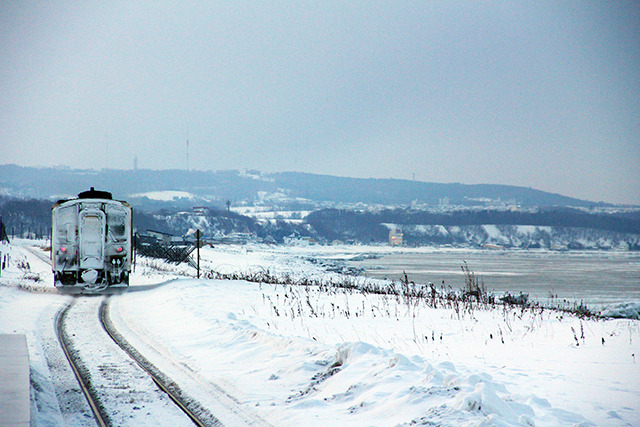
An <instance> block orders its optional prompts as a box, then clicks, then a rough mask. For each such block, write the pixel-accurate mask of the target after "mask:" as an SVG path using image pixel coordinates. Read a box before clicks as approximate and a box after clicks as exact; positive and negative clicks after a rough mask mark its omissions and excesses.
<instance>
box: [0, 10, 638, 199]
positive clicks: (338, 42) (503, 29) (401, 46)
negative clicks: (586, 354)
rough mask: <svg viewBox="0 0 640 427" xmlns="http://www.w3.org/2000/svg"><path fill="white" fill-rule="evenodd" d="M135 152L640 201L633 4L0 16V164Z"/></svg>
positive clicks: (126, 163) (125, 157) (229, 165)
mask: <svg viewBox="0 0 640 427" xmlns="http://www.w3.org/2000/svg"><path fill="white" fill-rule="evenodd" d="M187 139H188V141H189V144H188V145H189V149H188V158H187ZM136 156H137V158H138V167H139V168H152V169H167V168H171V169H174V168H180V169H184V168H187V165H188V167H189V168H190V169H201V170H220V169H258V170H261V171H263V172H273V171H304V172H313V173H321V174H332V175H341V176H353V177H364V178H367V177H379V178H399V179H413V178H414V176H415V179H417V180H420V181H429V182H461V183H467V184H476V183H497V184H510V185H520V186H528V187H533V188H537V189H541V190H545V191H551V192H555V193H561V194H564V195H568V196H574V197H579V198H583V199H588V200H594V201H600V200H603V201H606V202H615V203H636V204H640V3H639V2H637V1H636V2H624V1H620V2H618V1H616V2H611V1H602V2H594V1H564V0H563V1H549V2H547V1H529V2H519V1H504V2H499V1H481V2H468V1H460V2H456V1H422V2H410V1H384V2H383V1H380V2H360V1H344V2H335V1H314V2H306V1H291V2H271V1H269V2H267V1H256V2H240V1H237V0H234V1H225V2H222V1H220V2H214V1H207V2H181V1H179V2H156V1H151V2H134V1H125V2H113V1H100V2H98V1H88V2H83V1H81V2H66V1H36V2H31V1H27V0H16V1H7V0H4V1H2V2H0V164H7V163H15V164H19V165H26V166H50V165H67V166H71V167H74V168H85V167H86V168H96V169H100V168H104V167H109V168H116V169H131V168H132V167H133V163H134V157H136ZM187 162H188V163H187Z"/></svg>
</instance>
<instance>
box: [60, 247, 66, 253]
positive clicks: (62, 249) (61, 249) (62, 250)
mask: <svg viewBox="0 0 640 427" xmlns="http://www.w3.org/2000/svg"><path fill="white" fill-rule="evenodd" d="M60 252H62V253H63V254H66V253H67V248H65V247H64V246H63V247H61V248H60Z"/></svg>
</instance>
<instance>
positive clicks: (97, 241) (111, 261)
mask: <svg viewBox="0 0 640 427" xmlns="http://www.w3.org/2000/svg"><path fill="white" fill-rule="evenodd" d="M131 220H132V215H131V206H129V204H128V203H126V202H123V201H119V200H113V199H112V197H111V193H108V192H105V191H96V190H94V189H93V187H92V188H91V190H89V191H85V192H83V193H80V194H79V195H78V198H77V199H71V200H63V201H59V202H58V203H56V204H54V206H53V208H52V223H53V224H52V239H51V254H52V255H51V257H52V260H51V262H52V269H53V273H54V280H55V286H56V288H58V290H60V291H61V292H64V293H99V292H109V291H116V292H117V291H121V290H124V289H126V288H127V287H128V286H129V274H130V272H131V248H132V238H131V230H132V227H131Z"/></svg>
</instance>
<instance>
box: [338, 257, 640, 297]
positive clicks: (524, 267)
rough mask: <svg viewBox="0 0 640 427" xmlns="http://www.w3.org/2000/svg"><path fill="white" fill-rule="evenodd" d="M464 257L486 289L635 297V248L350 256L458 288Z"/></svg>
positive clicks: (638, 268) (370, 267)
mask: <svg viewBox="0 0 640 427" xmlns="http://www.w3.org/2000/svg"><path fill="white" fill-rule="evenodd" d="M464 261H466V262H467V265H468V266H469V268H470V269H471V270H472V271H474V272H475V273H476V274H478V275H479V277H480V281H481V282H482V281H483V282H484V284H485V287H486V289H487V290H488V291H494V292H495V293H496V294H497V295H502V294H503V293H504V292H510V293H511V294H514V293H515V294H517V293H519V292H520V291H522V292H524V293H528V294H529V296H530V298H531V299H535V300H537V301H540V302H543V303H545V302H548V301H549V299H550V296H551V295H554V296H556V295H557V298H559V299H560V300H563V299H567V300H571V301H577V302H580V301H584V302H586V303H587V304H589V305H593V306H604V305H608V304H612V303H619V302H628V301H640V253H638V252H549V251H539V252H532V251H509V250H504V251H477V250H476V251H474V250H468V251H463V250H441V251H438V250H434V251H428V252H424V253H420V252H414V251H407V252H395V253H389V254H385V255H382V256H381V257H380V258H377V259H363V260H361V261H352V262H350V263H349V265H350V266H353V267H360V268H364V269H365V274H366V275H367V276H369V277H374V278H388V279H394V280H398V279H400V278H401V277H403V271H406V273H407V275H408V277H409V280H411V281H414V282H416V283H429V282H433V283H434V284H436V285H438V286H441V285H442V282H443V281H444V283H445V286H451V287H452V288H453V289H459V288H461V287H462V286H463V284H464V276H463V273H462V269H461V266H462V264H463V262H464Z"/></svg>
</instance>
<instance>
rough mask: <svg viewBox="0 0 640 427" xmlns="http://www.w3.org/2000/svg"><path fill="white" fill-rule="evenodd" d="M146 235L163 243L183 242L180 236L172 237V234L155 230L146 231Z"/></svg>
mask: <svg viewBox="0 0 640 427" xmlns="http://www.w3.org/2000/svg"><path fill="white" fill-rule="evenodd" d="M147 235H148V236H149V237H153V238H154V239H156V240H159V241H161V242H163V243H179V242H182V241H183V240H184V239H183V238H182V236H174V235H173V234H169V233H164V232H162V231H155V230H147Z"/></svg>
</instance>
